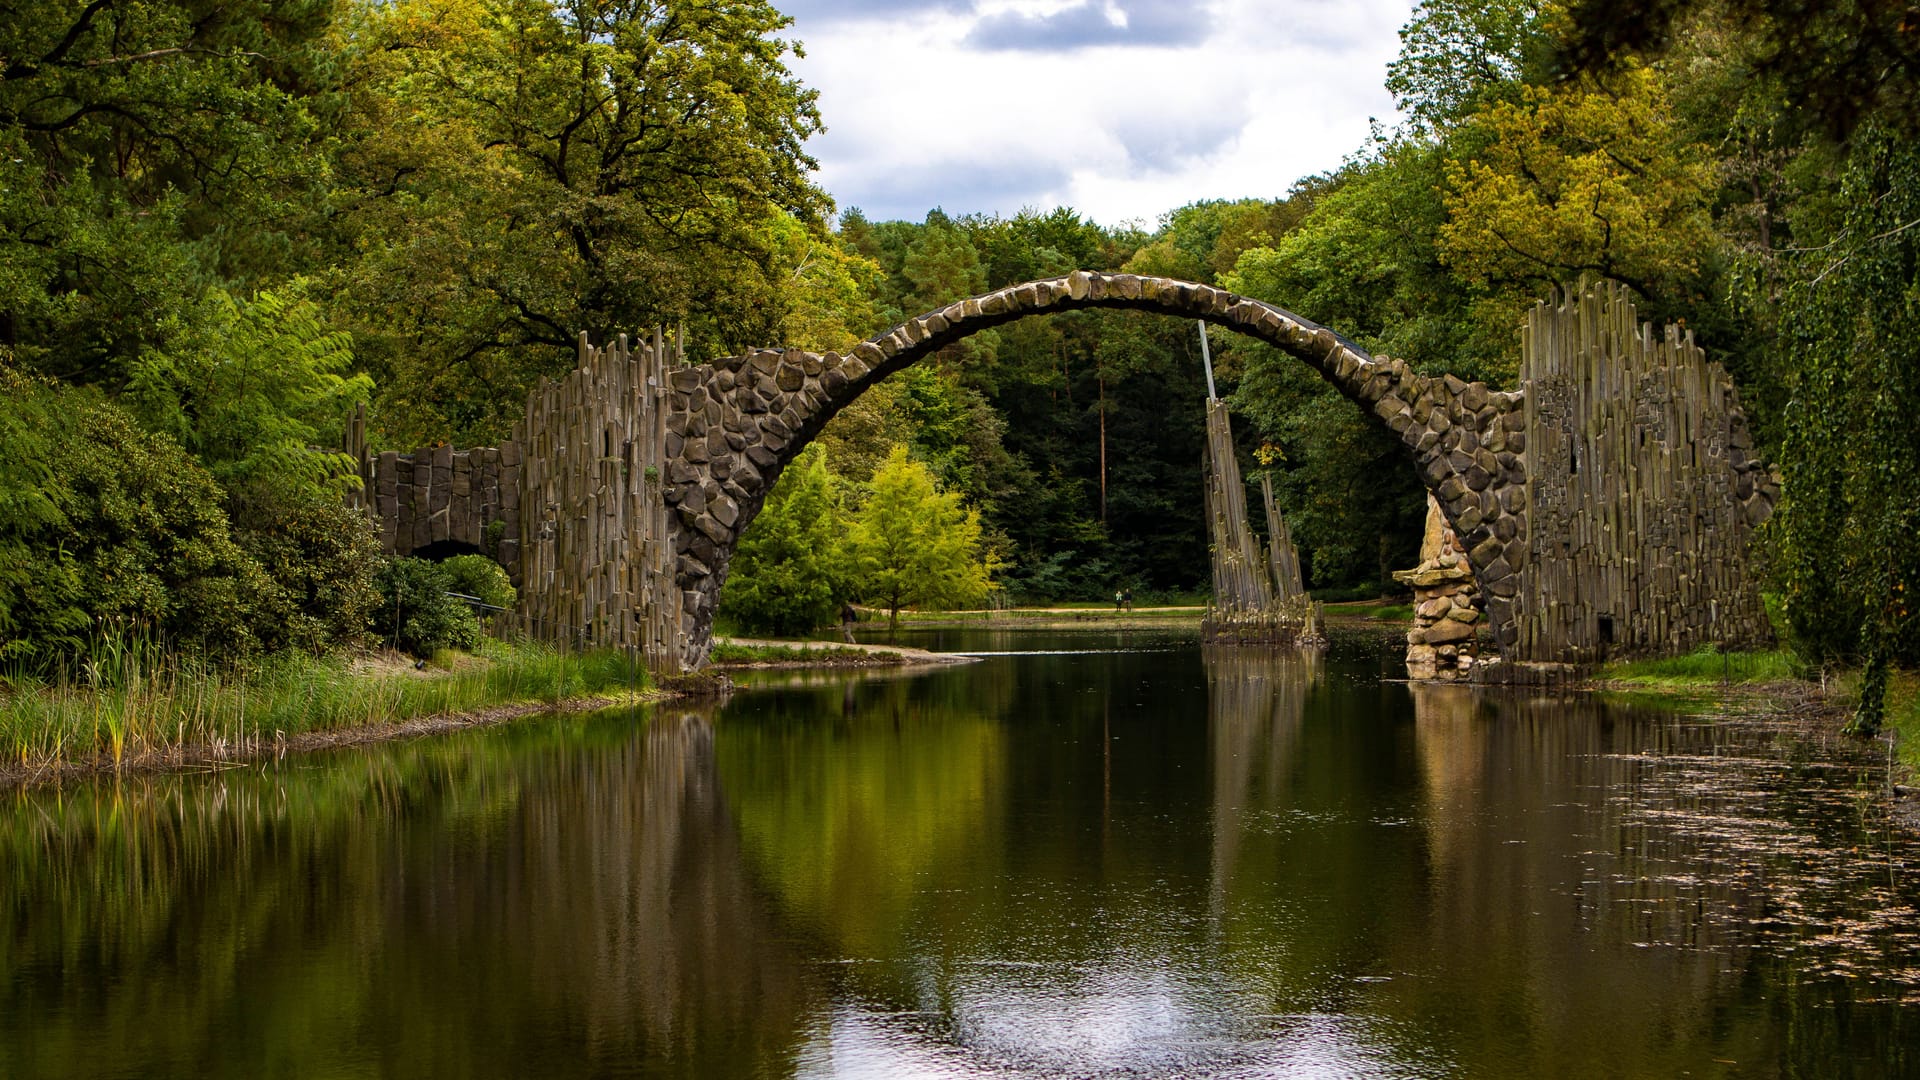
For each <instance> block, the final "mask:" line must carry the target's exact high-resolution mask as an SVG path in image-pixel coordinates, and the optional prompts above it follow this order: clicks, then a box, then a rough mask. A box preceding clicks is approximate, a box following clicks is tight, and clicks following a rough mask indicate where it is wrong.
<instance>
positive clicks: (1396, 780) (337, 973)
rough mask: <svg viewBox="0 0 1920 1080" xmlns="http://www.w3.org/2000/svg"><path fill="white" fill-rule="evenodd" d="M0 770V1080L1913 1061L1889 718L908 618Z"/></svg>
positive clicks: (1897, 1069) (1328, 1073)
mask: <svg viewBox="0 0 1920 1080" xmlns="http://www.w3.org/2000/svg"><path fill="white" fill-rule="evenodd" d="M915 643H925V644H931V645H933V646H934V647H938V648H942V649H947V650H952V651H968V652H974V653H977V654H980V655H981V656H982V659H981V660H980V661H979V662H978V663H974V664H970V665H965V666H959V667H954V668H949V669H942V670H939V671H935V672H932V673H925V674H918V675H913V676H904V675H901V674H899V673H883V674H878V675H876V674H872V673H855V674H823V673H801V674H789V673H780V672H773V673H766V674H763V675H759V676H756V682H758V683H760V684H762V685H760V686H758V687H756V688H755V689H753V690H751V691H749V692H746V693H742V694H739V695H736V696H735V697H734V698H733V699H732V701H731V702H730V703H728V704H727V705H725V706H724V707H721V708H719V709H716V710H711V711H707V712H700V711H688V710H685V709H662V710H659V711H657V712H655V713H653V714H652V715H650V716H649V715H646V714H633V715H602V716H595V717H590V718H562V719H558V720H540V721H535V722H528V723H523V724H518V725H514V726H510V727H504V728H496V729H490V730H483V731H475V732H468V733H464V734H461V735H458V736H455V737H450V738H444V739H436V740H428V741H420V742H410V743H404V744H396V745H391V746H384V747H378V748H372V749H363V750H354V751H343V752H339V753H334V754H329V755H323V756H316V757H307V758H302V759H299V760H297V761H290V762H286V763H282V764H280V765H277V766H270V767H257V768H250V769H242V770H234V771H229V772H224V773H219V774H214V775H201V776H179V777H159V778H148V779H139V780H133V781H127V782H123V783H121V784H118V785H102V786H98V787H79V788H73V787H70V788H67V789H65V790H61V791H40V792H32V793H26V794H18V793H16V794H12V795H8V796H5V797H4V799H3V800H0V1076H5V1077H68V1076H72V1077H115V1076H126V1077H136V1076H140V1077H144V1076H169V1075H171V1076H215V1077H264V1076H328V1077H334V1076H340V1077H351V1076H404V1077H415V1076H687V1077H728V1076H766V1077H787V1076H798V1077H993V1076H1014V1077H1081V1076H1084V1077H1203V1076H1221V1077H1368V1078H1372V1077H1516V1078H1517V1077H1557V1076H1581V1077H1584V1076H1596V1077H1677V1076H1719V1077H1882V1076H1909V1075H1920V913H1916V911H1915V908H1916V907H1917V906H1920V904H1916V898H1920V880H1916V876H1915V873H1914V870H1913V866H1914V865H1915V862H1916V855H1920V847H1916V844H1915V842H1914V841H1913V840H1911V839H1908V838H1905V837H1903V836H1901V835H1899V834H1896V833H1894V832H1892V831H1891V830H1889V829H1888V828H1887V827H1886V823H1885V821H1884V809H1883V803H1882V802H1881V801H1879V800H1877V799H1876V797H1875V796H1874V789H1875V788H1876V787H1877V786H1878V785H1881V784H1883V783H1884V782H1885V780H1884V769H1885V762H1884V747H1876V746H1871V745H1869V746H1857V745H1853V744H1849V743H1844V742H1834V741H1830V740H1822V739H1818V738H1813V737H1809V736H1806V735H1804V734H1796V733H1795V732H1794V730H1793V729H1792V727H1791V725H1788V724H1783V723H1782V722H1781V721H1780V720H1779V719H1778V718H1776V717H1770V716H1767V715H1764V713H1765V709H1764V707H1755V706H1749V707H1748V712H1749V713H1750V714H1752V715H1727V714H1725V713H1724V712H1721V713H1718V714H1702V715H1691V716H1689V715H1683V714H1681V713H1678V712H1675V711H1672V710H1670V709H1665V708H1658V709H1657V708H1652V707H1645V706H1626V705H1619V704H1607V703H1603V702H1601V701H1599V700H1598V699H1595V698H1591V697H1576V698H1552V697H1539V696H1526V695H1513V694H1498V693H1486V692H1482V693H1476V692H1474V691H1470V690H1465V689H1456V688H1443V687H1409V686H1407V685H1404V684H1398V683H1393V682H1385V681H1382V679H1381V675H1382V673H1383V672H1384V673H1386V674H1388V675H1389V676H1390V675H1391V674H1392V673H1393V671H1394V668H1395V665H1394V659H1393V651H1394V650H1393V647H1392V646H1391V644H1390V643H1382V642H1380V641H1378V640H1377V639H1375V640H1367V639H1341V640H1337V641H1336V643H1335V647H1334V649H1333V650H1332V651H1331V652H1330V653H1329V654H1327V655H1325V656H1316V655H1297V654H1292V653H1287V654H1283V655H1273V654H1268V653H1262V652H1246V651H1221V652H1213V651H1203V650H1201V649H1200V648H1199V647H1198V646H1197V645H1195V644H1194V643H1193V642H1192V641H1191V640H1190V639H1182V638H1178V637H1168V636H1163V635H1153V634H1140V633H1135V634H1130V635H1119V634H1113V633H1105V634H1045V633H1038V632H1020V633H1000V634H990V633H983V632H972V633H948V634H942V635H931V636H929V637H926V638H922V639H919V640H918V641H916V642H915Z"/></svg>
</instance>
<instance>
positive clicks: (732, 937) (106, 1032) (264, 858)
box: [0, 716, 809, 1076]
mask: <svg viewBox="0 0 1920 1080" xmlns="http://www.w3.org/2000/svg"><path fill="white" fill-rule="evenodd" d="M556 728H557V730H556ZM636 733H637V730H636V728H635V727H633V726H632V725H630V724H627V723H623V722H620V721H618V720H610V719H606V718H602V719H599V720H584V721H583V720H572V721H567V720H561V721H555V722H554V726H547V725H545V724H544V723H543V725H541V726H538V727H536V726H534V725H527V726H523V727H519V728H509V729H501V730H498V731H492V732H473V733H468V734H467V735H464V736H462V737H461V738H459V739H451V740H437V741H430V742H423V743H414V744H408V745H406V746H394V747H384V748H379V749H375V750H371V751H367V752H364V753H360V752H356V753H347V754H341V755H336V756H333V757H331V758H329V759H324V760H323V761H320V762H317V763H316V762H313V761H309V762H305V763H302V764H300V765H297V766H292V767H289V768H287V769H285V770H281V771H268V772H256V771H251V770H249V771H245V772H236V773H230V774H227V775H225V776H223V777H221V778H218V779H213V780H206V779H191V778H153V779H146V780H141V781H135V782H129V783H128V784H126V785H124V786H121V787H118V788H110V787H104V786H103V787H99V788H88V789H75V790H72V791H68V792H62V793H40V794H33V795H26V796H22V797H20V798H18V799H17V800H15V802H14V804H13V805H12V806H10V807H7V808H6V811H5V812H4V814H3V815H0V866H4V867H5V870H4V871H0V960H4V963H0V970H4V971H5V972H6V973H7V974H8V980H7V981H6V982H4V983H0V1074H5V1075H34V1076H59V1075H63V1074H65V1075H96V1074H100V1073H103V1072H108V1071H115V1070H119V1071H126V1070H128V1069H129V1068H134V1069H135V1071H139V1069H138V1068H137V1067H136V1066H137V1065H138V1063H141V1062H148V1063H151V1071H154V1072H173V1073H187V1072H190V1073H195V1074H220V1073H225V1074H227V1075H258V1074H261V1073H282V1074H297V1073H302V1072H313V1071H326V1070H327V1069H329V1068H336V1067H340V1066H341V1063H342V1061H343V1060H344V1059H343V1057H342V1055H346V1056H347V1057H348V1058H350V1059H351V1060H354V1061H364V1062H378V1066H377V1070H376V1071H381V1072H386V1073H394V1074H420V1075H444V1074H449V1073H452V1074H529V1075H530V1074H534V1073H541V1074H550V1073H556V1072H557V1073H566V1072H572V1071H578V1070H590V1069H593V1068H604V1067H610V1066H612V1065H614V1064H621V1065H627V1064H632V1063H648V1064H650V1065H651V1066H652V1067H653V1068H654V1069H656V1070H658V1071H662V1072H665V1073H669V1074H673V1073H679V1074H686V1075H710V1074H713V1073H714V1072H716V1071H721V1070H729V1071H730V1070H734V1069H739V1068H742V1067H746V1064H747V1063H750V1062H758V1063H759V1065H758V1066H757V1067H764V1068H769V1069H772V1070H773V1071H776V1072H778V1071H781V1069H782V1066H781V1065H780V1063H781V1062H783V1061H786V1060H788V1059H789V1058H790V1055H791V1053H792V1047H793V1041H794V1039H795V1025H796V1023H797V1018H798V1016H799V1014H800V1012H801V1011H802V1009H803V1008H804V1007H805V1004H806V998H807V996H808V994H809V991H808V988H807V987H806V986H805V985H804V984H803V983H802V981H801V979H800V976H799V975H798V973H797V969H796V966H795V962H794V959H793V957H792V956H791V955H790V954H789V952H788V950H787V948H786V947H785V946H784V944H782V942H781V940H780V939H779V937H778V935H776V934H773V933H770V932H769V930H768V928H767V927H766V925H765V924H764V921H763V920H762V918H761V916H760V914H759V912H758V910H757V908H756V906H755V902H754V897H753V895H752V893H751V890H750V888H749V886H748V883H747V882H746V880H745V878H744V876H743V874H742V871H741V869H740V862H739V852H738V847H737V841H736V839H735V837H734V835H733V833H732V830H731V828H730V826H729V824H728V820H727V813H726V809H725V806H724V803H723V799H722V796H721V792H720V789H719V786H718V783H717V780H716V778H715V772H714V755H713V738H712V734H711V730H710V728H709V727H708V725H707V723H706V721H705V720H704V719H702V718H700V717H697V716H672V717H665V718H662V719H659V720H656V721H655V722H654V723H653V724H652V725H651V726H650V727H649V729H648V730H647V732H646V734H645V736H644V737H642V738H636V737H635V734H636ZM596 1063H597V1064H596Z"/></svg>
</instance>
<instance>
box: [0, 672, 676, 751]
mask: <svg viewBox="0 0 1920 1080" xmlns="http://www.w3.org/2000/svg"><path fill="white" fill-rule="evenodd" d="M436 660H437V662H436V663H435V664H433V665H429V666H427V668H426V669H425V670H415V669H414V668H413V666H411V665H410V664H407V663H402V662H389V663H377V662H371V661H368V660H365V659H362V660H358V661H350V660H348V659H345V658H338V657H332V658H315V657H303V656H283V657H276V658H273V659H271V660H269V661H267V662H265V663H263V664H262V665H260V666H259V667H258V668H256V669H254V670H250V671H246V672H234V671H229V670H222V669H219V668H215V667H212V666H210V665H207V664H204V663H201V662H197V661H194V660H192V659H186V658H180V657H164V656H161V655H159V654H158V653H157V652H156V651H154V650H150V649H147V648H144V647H142V646H141V645H139V644H137V643H134V644H120V643H115V644H110V645H108V646H106V647H103V648H101V649H99V650H97V655H95V656H94V657H92V658H90V659H89V660H87V661H86V663H85V665H84V667H83V669H82V670H81V672H80V673H79V674H78V675H77V676H76V677H74V678H71V679H65V680H56V681H53V682H36V681H33V680H28V679H24V678H21V677H19V676H14V677H12V678H10V679H9V680H8V681H7V682H6V683H5V684H4V687H5V688H4V689H0V751H4V752H5V753H6V754H7V755H8V758H9V761H8V765H9V766H12V767H16V768H18V769H21V770H27V771H31V770H33V769H36V768H41V767H47V766H52V765H56V764H60V763H75V762H94V763H100V764H110V765H116V766H117V765H119V764H121V763H123V762H126V761H128V760H131V759H139V758H146V757H151V756H153V755H155V754H163V753H166V752H173V751H179V750H181V749H182V748H190V747H198V748H203V749H207V750H211V751H215V752H218V751H223V750H228V749H231V750H234V751H236V752H246V751H247V750H248V749H249V748H253V747H259V746H263V745H269V744H272V743H275V742H278V741H281V740H285V739H289V738H292V737H295V736H299V735H304V734H308V733H313V732H326V731H339V730H347V729H355V728H378V727H381V726H389V725H395V724H401V723H405V722H407V721H411V720H416V719H419V718H422V717H429V716H442V715H448V714H457V713H466V712H471V711H473V710H477V709H484V708H488V707H492V706H498V705H503V704H509V703H517V702H560V701H564V700H566V699H568V698H573V697H579V696H584V695H594V694H607V693H612V692H615V691H621V692H624V691H627V690H629V689H633V690H638V689H642V688H645V687H646V686H647V675H646V672H645V670H644V669H643V668H641V667H639V666H638V665H636V664H632V663H630V662H629V661H628V660H627V658H626V656H625V655H623V654H621V653H618V652H612V651H601V652H588V653H573V654H563V653H559V652H556V651H554V650H553V649H550V648H547V647H545V646H541V645H533V644H506V643H502V642H491V641H490V642H487V643H485V644H484V645H483V646H482V648H481V649H480V651H479V652H478V653H476V654H474V655H471V656H469V655H466V654H457V655H446V656H442V657H438V658H436Z"/></svg>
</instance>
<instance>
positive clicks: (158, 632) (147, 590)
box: [0, 368, 273, 670]
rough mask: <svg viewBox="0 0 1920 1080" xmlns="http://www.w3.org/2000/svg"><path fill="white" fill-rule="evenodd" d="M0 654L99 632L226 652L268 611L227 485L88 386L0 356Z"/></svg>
mask: <svg viewBox="0 0 1920 1080" xmlns="http://www.w3.org/2000/svg"><path fill="white" fill-rule="evenodd" d="M0 434H4V435H5V436H6V440H7V441H6V450H5V454H4V455H0V456H3V457H5V458H6V459H7V460H6V465H5V467H4V468H3V469H0V659H4V660H8V661H13V662H16V663H20V664H23V665H25V667H26V668H27V669H30V670H48V669H51V668H53V667H56V666H61V665H67V664H74V663H77V661H78V659H79V656H80V654H82V653H84V652H86V651H87V650H88V649H89V648H90V647H91V644H92V643H93V642H95V641H97V640H101V639H103V638H105V637H111V636H114V635H118V634H122V633H135V634H139V635H143V636H147V637H150V638H153V639H156V640H159V641H161V642H163V643H166V644H168V645H170V646H171V647H173V648H184V649H200V650H204V651H206V652H208V653H211V654H213V655H217V656H221V657H226V658H238V657H245V656H248V655H251V654H253V653H254V652H256V651H257V649H258V647H259V645H260V637H259V632H260V630H261V629H262V628H263V627H264V626H265V625H267V624H268V623H269V622H270V620H271V616H272V612H271V605H270V604H268V603H267V602H266V601H267V599H268V598H269V597H270V595H271V593H272V591H273V590H272V585H271V582H270V581H269V579H268V578H267V576H266V575H265V574H264V573H263V572H262V571H261V568H260V566H259V564H258V563H257V562H255V561H254V560H253V559H252V558H251V557H250V556H249V555H248V554H247V553H246V552H245V551H243V550H242V549H241V548H240V547H239V546H238V545H237V544H236V543H235V542H234V539H233V536H232V534H231V531H230V529H229V526H228V521H227V514H226V510H225V509H224V506H225V502H226V496H225V493H224V492H222V491H221V489H220V487H219V485H218V484H216V483H215V482H214V481H213V478H212V477H211V476H209V475H208V474H207V473H206V471H205V470H204V469H202V468H200V466H199V465H198V464H196V463H195V462H194V460H193V459H192V458H191V457H189V456H188V455H187V454H186V453H185V452H184V451H182V450H181V449H180V447H179V446H178V445H176V444H175V443H174V442H173V441H172V440H170V439H168V438H166V437H164V436H156V435H151V434H148V433H146V432H144V431H142V430H141V429H140V428H139V427H138V426H137V425H136V424H134V422H133V420H132V418H131V417H129V416H128V415H127V414H126V413H125V412H124V411H122V410H121V409H119V408H117V407H116V406H114V405H112V404H110V403H108V402H107V401H105V400H103V399H101V398H100V397H99V396H98V395H97V394H95V393H93V392H92V391H85V390H69V389H62V388H58V387H55V386H51V385H47V384H42V383H38V382H34V381H31V380H27V379H24V378H22V377H20V376H18V375H14V374H11V373H9V372H7V371H6V370H5V369H4V368H0Z"/></svg>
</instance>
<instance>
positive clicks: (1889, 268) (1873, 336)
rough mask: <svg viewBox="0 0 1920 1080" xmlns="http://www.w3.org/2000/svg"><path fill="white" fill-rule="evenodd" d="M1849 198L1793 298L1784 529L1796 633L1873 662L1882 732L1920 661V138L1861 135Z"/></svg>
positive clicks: (1868, 705) (1869, 702) (1802, 272)
mask: <svg viewBox="0 0 1920 1080" xmlns="http://www.w3.org/2000/svg"><path fill="white" fill-rule="evenodd" d="M1842 191H1843V193H1844V195H1845V196H1846V198H1845V200H1844V201H1845V203H1846V205H1847V206H1848V207H1849V208H1850V209H1849V210H1848V212H1847V213H1846V215H1845V217H1844V218H1843V220H1842V230H1841V232H1840V233H1839V234H1838V235H1836V236H1835V237H1834V238H1833V239H1832V240H1831V241H1830V242H1829V243H1828V244H1825V245H1819V247H1818V249H1817V250H1814V251H1810V252H1805V253H1802V254H1800V255H1799V256H1798V257H1797V258H1796V259H1795V260H1794V262H1795V264H1796V265H1795V266H1794V271H1795V272H1794V280H1793V283H1792V284H1791V285H1790V286H1789V290H1788V293H1787V296H1786V299H1785V303H1784V308H1785V311H1784V330H1785V333H1784V341H1783V342H1782V344H1783V347H1784V350H1785V352H1786V354H1787V357H1788V359H1789V363H1790V370H1791V372H1792V382H1791V384H1790V388H1791V391H1792V395H1793V396H1792V398H1791V400H1790V401H1789V403H1788V406H1787V412H1786V439H1785V441H1784V443H1783V445H1782V447H1781V459H1782V460H1781V466H1782V471H1783V473H1784V480H1785V484H1784V491H1785V496H1786V498H1785V501H1784V502H1783V503H1782V505H1781V508H1780V517H1779V521H1778V525H1777V530H1778V535H1779V538H1780V547H1781V558H1780V560H1779V562H1780V564H1781V566H1780V570H1781V573H1782V576H1783V579H1784V583H1785V585H1786V594H1785V595H1786V602H1787V615H1788V618H1789V620H1790V621H1791V623H1792V626H1793V631H1794V635H1795V638H1796V642H1797V644H1798V645H1799V646H1800V648H1801V649H1802V650H1803V651H1804V652H1806V653H1807V654H1808V655H1809V657H1810V658H1812V659H1815V660H1824V659H1827V658H1829V657H1840V658H1845V659H1857V660H1859V661H1861V662H1862V663H1864V665H1865V674H1864V678H1863V681H1862V688H1861V694H1860V704H1859V714H1858V720H1857V726H1859V727H1860V728H1862V729H1864V730H1872V729H1873V728H1875V727H1877V725H1878V723H1879V719H1880V714H1881V711H1882V709H1883V708H1884V703H1885V693H1886V680H1887V671H1888V669H1889V668H1890V667H1891V666H1893V665H1895V664H1900V665H1913V664H1920V542H1916V540H1915V538H1916V537H1920V427H1917V426H1916V425H1915V424H1914V423H1913V420H1912V416H1911V409H1912V407H1913V403H1914V402H1915V401H1920V344H1917V343H1920V238H1916V236H1915V234H1914V232H1913V228H1912V226H1913V223H1914V222H1915V221H1916V220H1920V147H1916V146H1915V144H1914V143H1913V142H1912V141H1911V140H1908V139H1903V138H1897V137H1894V136H1892V135H1890V134H1889V133H1888V132H1886V131H1884V130H1879V129H1876V128H1874V127H1872V126H1870V125H1869V126H1867V127H1865V128H1862V129H1861V130H1860V131H1858V132H1857V133H1856V138H1855V146H1854V148H1853V152H1852V153H1851V155H1850V156H1849V159H1848V161H1847V171H1846V174H1845V181H1844V185H1843V187H1842Z"/></svg>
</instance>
